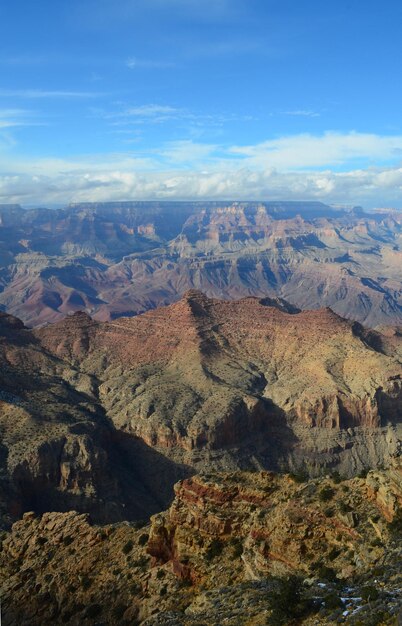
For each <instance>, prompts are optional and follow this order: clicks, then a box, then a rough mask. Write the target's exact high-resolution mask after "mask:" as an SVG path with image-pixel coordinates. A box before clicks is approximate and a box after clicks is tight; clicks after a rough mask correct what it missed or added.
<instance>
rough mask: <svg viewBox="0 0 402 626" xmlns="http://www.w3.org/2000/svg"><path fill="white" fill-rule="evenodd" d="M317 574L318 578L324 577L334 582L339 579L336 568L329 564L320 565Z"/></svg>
mask: <svg viewBox="0 0 402 626" xmlns="http://www.w3.org/2000/svg"><path fill="white" fill-rule="evenodd" d="M317 576H318V578H322V579H323V580H329V581H332V582H335V581H336V580H337V578H336V572H335V570H334V569H333V568H332V567H328V566H327V565H320V567H319V568H318V570H317Z"/></svg>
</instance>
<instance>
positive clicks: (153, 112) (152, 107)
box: [124, 104, 183, 117]
mask: <svg viewBox="0 0 402 626" xmlns="http://www.w3.org/2000/svg"><path fill="white" fill-rule="evenodd" d="M178 113H183V110H182V109H176V108H174V107H171V106H166V105H161V104H143V105H141V106H137V107H129V108H128V109H126V110H125V111H124V115H129V116H132V117H157V116H159V115H169V116H172V115H174V116H176V115H177V114H178Z"/></svg>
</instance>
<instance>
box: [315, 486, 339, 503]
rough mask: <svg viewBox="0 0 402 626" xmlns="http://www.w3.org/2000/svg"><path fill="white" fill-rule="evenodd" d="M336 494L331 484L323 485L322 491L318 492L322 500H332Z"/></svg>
mask: <svg viewBox="0 0 402 626" xmlns="http://www.w3.org/2000/svg"><path fill="white" fill-rule="evenodd" d="M334 495H335V490H334V489H332V487H329V485H327V486H326V487H323V488H322V489H321V491H320V493H319V494H318V498H319V500H320V501H321V502H329V500H332V498H333V497H334Z"/></svg>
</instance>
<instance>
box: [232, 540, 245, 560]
mask: <svg viewBox="0 0 402 626" xmlns="http://www.w3.org/2000/svg"><path fill="white" fill-rule="evenodd" d="M232 544H233V558H235V559H239V558H240V557H241V555H242V554H243V544H242V541H241V539H234V540H233V541H232Z"/></svg>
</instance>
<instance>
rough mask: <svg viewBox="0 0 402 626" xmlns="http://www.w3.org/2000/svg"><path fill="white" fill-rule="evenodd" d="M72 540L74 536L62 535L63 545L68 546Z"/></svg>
mask: <svg viewBox="0 0 402 626" xmlns="http://www.w3.org/2000/svg"><path fill="white" fill-rule="evenodd" d="M73 541H74V537H72V536H71V535H67V537H63V545H64V546H69V545H71V544H72V543H73Z"/></svg>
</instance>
